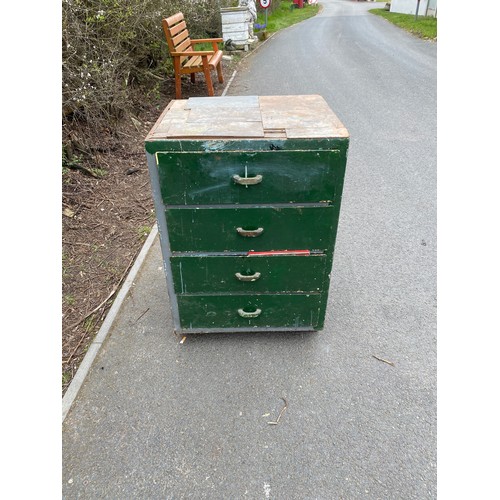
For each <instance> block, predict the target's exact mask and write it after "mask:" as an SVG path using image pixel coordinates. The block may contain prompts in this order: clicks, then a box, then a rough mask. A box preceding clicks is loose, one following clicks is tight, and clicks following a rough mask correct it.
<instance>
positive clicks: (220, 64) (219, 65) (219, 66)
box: [217, 62, 224, 83]
mask: <svg viewBox="0 0 500 500" xmlns="http://www.w3.org/2000/svg"><path fill="white" fill-rule="evenodd" d="M217 76H218V77H219V83H224V77H223V76H222V63H221V62H220V63H219V64H217Z"/></svg>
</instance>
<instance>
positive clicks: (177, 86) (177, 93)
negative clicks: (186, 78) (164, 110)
mask: <svg viewBox="0 0 500 500" xmlns="http://www.w3.org/2000/svg"><path fill="white" fill-rule="evenodd" d="M174 72H175V98H176V99H181V95H182V92H181V61H180V59H179V58H178V57H175V58H174Z"/></svg>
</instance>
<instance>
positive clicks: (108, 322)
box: [62, 33, 276, 422]
mask: <svg viewBox="0 0 500 500" xmlns="http://www.w3.org/2000/svg"><path fill="white" fill-rule="evenodd" d="M275 35H276V33H273V34H272V35H271V36H270V37H269V38H267V39H266V40H264V41H263V42H262V43H261V44H260V45H259V46H258V47H257V48H256V49H255V50H253V51H251V52H249V53H248V54H246V55H245V56H244V57H243V58H242V59H241V61H243V60H244V59H246V58H247V57H248V56H249V55H251V54H253V53H255V51H257V50H259V48H260V47H262V45H264V44H265V43H267V42H268V41H269V40H271V39H272V38H273V37H274V36H275ZM241 61H240V62H241ZM236 73H237V70H234V72H233V74H232V76H231V78H230V79H229V81H228V83H227V85H226V87H225V88H224V91H223V92H222V96H225V95H226V93H227V91H228V89H229V86H230V85H231V83H232V82H233V80H234V77H235V76H236ZM157 235H158V225H157V224H155V225H154V226H153V229H152V230H151V233H149V236H148V238H147V239H146V241H145V242H144V245H143V247H142V249H141V251H140V253H139V255H138V256H137V259H136V260H135V262H134V264H133V266H132V268H131V269H130V272H129V274H128V276H127V278H126V279H125V282H124V283H123V285H122V287H121V288H120V291H119V292H118V295H117V296H116V299H115V300H114V302H113V305H112V306H111V308H110V310H109V312H108V314H107V315H106V319H105V320H104V322H103V324H102V325H101V328H100V329H99V331H98V332H97V335H96V337H95V339H94V341H93V342H92V344H90V347H89V349H88V350H87V353H86V354H85V357H84V358H83V361H82V362H81V363H80V366H79V367H78V370H77V372H76V374H75V376H74V377H73V380H72V381H71V384H70V385H69V387H68V389H67V390H66V392H65V394H64V397H63V399H62V421H63V422H64V420H65V418H66V416H67V415H68V412H69V410H70V409H71V406H72V405H73V403H74V401H75V399H76V396H77V395H78V392H79V391H80V388H81V387H82V385H83V382H84V381H85V378H86V377H87V374H88V373H89V371H90V368H91V366H92V363H93V362H94V359H95V358H96V356H97V353H98V352H99V349H100V348H101V346H102V344H103V342H104V341H105V340H106V337H107V336H108V333H109V331H110V330H111V326H112V325H113V323H114V321H115V319H116V316H117V315H118V312H119V311H120V308H121V306H122V304H123V301H124V300H125V297H126V296H127V294H128V292H129V290H130V288H131V286H132V284H133V282H134V279H135V277H136V276H137V273H138V272H139V269H140V268H141V266H142V264H143V262H144V260H145V258H146V256H147V254H148V252H149V249H150V248H151V246H152V245H153V243H154V240H155V238H156V236H157Z"/></svg>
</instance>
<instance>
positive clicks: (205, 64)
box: [203, 57, 214, 96]
mask: <svg viewBox="0 0 500 500" xmlns="http://www.w3.org/2000/svg"><path fill="white" fill-rule="evenodd" d="M203 73H204V74H205V80H206V81H207V89H208V95H209V96H213V95H214V86H213V85H212V77H211V76H210V66H209V65H208V61H207V58H206V57H204V58H203Z"/></svg>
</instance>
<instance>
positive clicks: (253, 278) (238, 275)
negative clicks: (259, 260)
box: [235, 272, 260, 281]
mask: <svg viewBox="0 0 500 500" xmlns="http://www.w3.org/2000/svg"><path fill="white" fill-rule="evenodd" d="M235 276H236V278H237V279H239V280H240V281H256V280H258V279H259V278H260V273H259V272H256V273H254V274H250V275H248V274H246V275H245V274H241V273H236V274H235Z"/></svg>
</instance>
